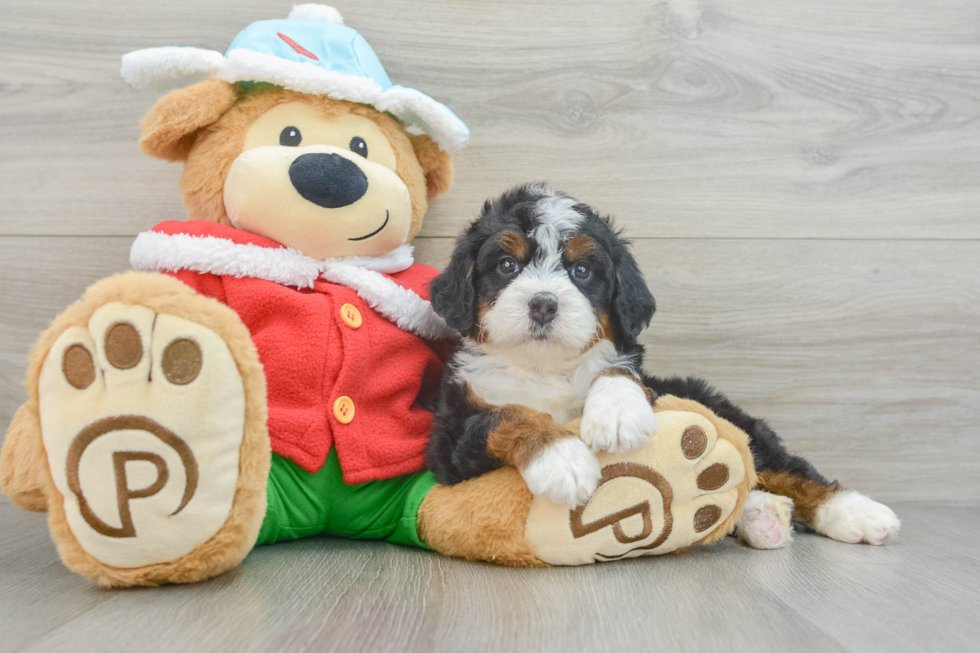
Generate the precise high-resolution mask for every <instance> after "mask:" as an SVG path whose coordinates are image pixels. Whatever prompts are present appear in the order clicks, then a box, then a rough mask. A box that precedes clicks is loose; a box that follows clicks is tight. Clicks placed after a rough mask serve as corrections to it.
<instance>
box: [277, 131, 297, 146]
mask: <svg viewBox="0 0 980 653" xmlns="http://www.w3.org/2000/svg"><path fill="white" fill-rule="evenodd" d="M301 142H303V135H302V134H300V133H299V130H298V129H296V128H295V127H286V128H285V129H283V130H282V131H281V132H279V144H280V145H285V146H286V147H296V146H297V145H299V144H300V143H301Z"/></svg>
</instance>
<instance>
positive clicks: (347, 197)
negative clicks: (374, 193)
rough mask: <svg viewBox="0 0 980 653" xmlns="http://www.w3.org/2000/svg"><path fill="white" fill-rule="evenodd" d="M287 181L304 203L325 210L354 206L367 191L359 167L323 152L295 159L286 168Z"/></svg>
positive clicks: (335, 155)
mask: <svg viewBox="0 0 980 653" xmlns="http://www.w3.org/2000/svg"><path fill="white" fill-rule="evenodd" d="M289 179H290V181H292V182H293V187H294V188H295V189H296V191H297V192H298V193H299V194H300V195H302V196H303V199H306V200H309V201H311V202H313V203H314V204H316V205H318V206H322V207H323V208H325V209H339V208H340V207H342V206H347V205H348V204H353V203H354V202H356V201H357V200H359V199H361V198H362V197H364V193H366V192H367V188H368V179H367V175H365V174H364V171H363V170H361V168H360V166H358V165H357V164H356V163H354V162H353V161H350V160H348V159H345V158H344V157H342V156H340V155H339V154H325V153H323V152H311V153H309V154H303V155H300V156H298V157H296V160H295V161H293V162H292V164H291V165H290V166H289Z"/></svg>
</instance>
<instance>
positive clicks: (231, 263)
mask: <svg viewBox="0 0 980 653" xmlns="http://www.w3.org/2000/svg"><path fill="white" fill-rule="evenodd" d="M412 251H413V248H412V246H411V245H402V246H401V247H399V248H398V249H396V250H394V251H392V252H389V253H388V254H385V255H384V256H378V257H366V256H349V257H343V258H333V259H325V260H322V261H318V260H316V259H313V258H310V257H308V256H305V255H304V254H302V253H300V252H299V251H297V250H295V249H292V248H289V247H282V248H273V247H262V246H260V245H255V244H252V243H244V244H239V243H235V242H232V241H231V240H228V239H225V238H217V237H215V236H192V235H189V234H166V233H162V232H159V231H146V232H143V233H141V234H139V235H138V236H137V237H136V241H135V242H134V243H133V247H132V249H131V250H130V253H129V262H130V265H132V266H133V269H134V270H138V271H141V272H165V271H168V272H176V271H178V270H193V271H195V272H201V273H209V274H217V275H228V276H233V277H237V278H243V277H251V278H255V279H265V280H266V281H273V282H275V283H278V284H281V285H284V286H292V287H295V288H312V287H313V283H314V282H315V281H316V280H317V279H325V280H326V281H329V282H331V283H336V284H338V285H341V286H345V287H347V288H350V289H352V290H355V291H357V294H358V296H360V297H361V299H363V300H364V301H366V302H367V303H368V305H370V306H371V308H373V309H374V310H376V311H378V312H379V313H381V314H382V315H384V316H385V317H386V318H388V319H389V320H391V321H392V322H394V323H395V324H396V325H398V327H399V328H401V329H404V330H405V331H410V332H411V333H414V334H415V335H417V336H419V337H422V338H426V339H429V340H437V339H441V338H448V337H451V336H452V335H453V331H452V329H451V328H450V327H449V326H448V325H447V324H446V322H445V321H444V320H443V319H442V318H441V317H439V316H438V315H437V314H436V313H435V311H433V310H432V305H431V304H430V303H429V302H428V301H426V300H425V299H422V298H421V297H420V296H419V295H418V294H417V293H415V292H414V291H412V290H410V289H408V288H404V287H402V286H400V285H398V284H397V283H395V282H394V281H392V280H391V279H389V278H388V277H386V276H384V274H382V273H387V274H393V273H395V272H401V271H402V270H406V269H408V268H409V267H411V265H412V264H413V263H414V262H415V259H414V258H413V256H412Z"/></svg>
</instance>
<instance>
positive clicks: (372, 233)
mask: <svg viewBox="0 0 980 653" xmlns="http://www.w3.org/2000/svg"><path fill="white" fill-rule="evenodd" d="M387 226H388V210H387V209H385V221H384V223H383V224H382V225H381V226H380V227H378V228H377V229H375V230H374V231H372V232H371V233H369V234H368V235H366V236H360V237H358V238H348V239H347V240H367V239H368V238H370V237H371V236H374V235H377V234H378V233H380V232H381V230H382V229H384V228H385V227H387Z"/></svg>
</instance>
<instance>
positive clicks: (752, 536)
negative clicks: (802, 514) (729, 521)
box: [735, 490, 793, 549]
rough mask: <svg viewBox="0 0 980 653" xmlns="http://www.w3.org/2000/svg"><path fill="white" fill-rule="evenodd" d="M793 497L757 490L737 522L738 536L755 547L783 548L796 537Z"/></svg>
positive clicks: (747, 502) (750, 495)
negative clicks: (794, 532) (793, 519)
mask: <svg viewBox="0 0 980 653" xmlns="http://www.w3.org/2000/svg"><path fill="white" fill-rule="evenodd" d="M792 515H793V500H792V499H790V498H789V497H784V496H780V495H778V494H770V493H768V492H763V491H761V490H753V491H752V493H751V494H749V499H748V501H746V502H745V509H744V511H743V512H742V516H741V517H740V518H739V520H738V522H737V523H736V525H735V529H736V535H737V536H738V539H740V540H741V541H742V542H745V544H747V545H748V546H750V547H752V548H753V549H781V548H782V547H784V546H786V545H787V544H789V542H790V541H791V540H792V539H793V526H792V521H791V519H792Z"/></svg>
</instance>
